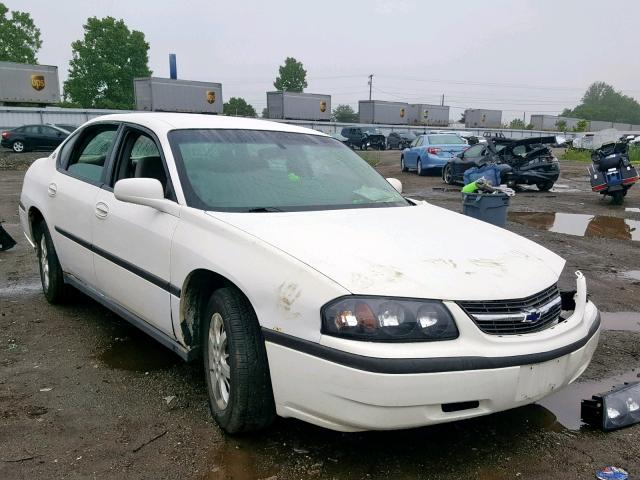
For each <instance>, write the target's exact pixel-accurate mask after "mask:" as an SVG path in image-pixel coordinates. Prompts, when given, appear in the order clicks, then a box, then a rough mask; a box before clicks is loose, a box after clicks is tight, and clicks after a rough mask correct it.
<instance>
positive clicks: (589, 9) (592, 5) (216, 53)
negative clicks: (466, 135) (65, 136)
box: [1, 0, 640, 120]
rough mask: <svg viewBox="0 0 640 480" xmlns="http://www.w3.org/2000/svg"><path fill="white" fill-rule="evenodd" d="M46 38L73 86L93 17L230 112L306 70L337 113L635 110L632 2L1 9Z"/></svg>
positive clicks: (639, 69) (95, 0)
mask: <svg viewBox="0 0 640 480" xmlns="http://www.w3.org/2000/svg"><path fill="white" fill-rule="evenodd" d="M1 1H3V2H4V3H5V4H6V5H7V7H8V8H9V9H11V10H14V9H17V10H22V11H27V12H29V13H30V14H31V15H32V17H33V18H34V20H35V22H36V24H37V25H38V27H39V28H40V30H41V31H42V39H43V46H42V49H41V50H40V52H39V54H38V60H39V62H40V63H42V64H49V65H57V66H58V67H59V71H60V77H61V81H63V80H64V79H65V78H66V76H67V69H68V62H69V59H70V57H71V46H70V44H71V42H72V41H74V40H76V39H79V38H82V36H83V29H82V25H83V24H84V23H85V21H86V19H87V17H90V16H97V17H104V16H108V15H111V16H113V17H116V18H118V19H120V18H123V19H124V20H125V22H126V23H127V25H128V26H129V28H131V29H135V30H140V31H142V32H144V34H145V36H146V39H147V41H148V42H149V44H150V47H151V48H150V52H149V66H150V68H151V70H152V71H153V74H154V75H155V76H160V77H168V76H169V63H168V54H169V53H176V54H177V57H178V78H182V79H188V80H203V81H214V82H221V83H222V87H223V95H224V97H225V99H228V98H229V97H231V96H242V97H244V98H245V99H246V100H247V101H248V102H249V103H251V104H252V105H253V106H254V107H255V108H256V110H257V111H258V112H260V111H261V110H262V108H264V107H265V106H266V95H265V92H266V91H267V90H271V89H273V80H274V78H275V76H276V74H277V71H278V66H279V65H280V64H282V63H283V60H284V58H285V57H287V56H293V57H295V58H297V59H298V60H300V61H302V62H303V63H304V66H305V68H306V69H307V79H308V83H309V87H308V88H307V89H306V91H307V92H310V93H326V94H330V95H331V96H332V103H333V106H334V107H335V106H336V105H338V104H340V103H348V104H351V105H352V106H353V107H354V108H355V109H357V103H358V100H361V99H366V98H367V97H368V86H367V75H368V74H370V73H373V74H374V80H373V97H374V98H375V99H381V100H402V101H408V102H410V103H421V102H422V103H440V96H441V95H442V94H444V95H445V104H446V105H450V106H451V107H452V113H451V116H452V117H453V118H458V117H459V114H460V112H461V111H462V110H464V109H465V108H496V109H500V110H503V111H504V115H503V120H509V119H511V118H514V117H522V115H523V112H526V115H527V120H528V119H529V115H530V114H531V113H549V114H553V113H558V112H559V111H561V110H562V109H563V108H564V107H571V106H574V105H575V104H576V103H577V102H578V101H579V99H580V97H581V96H582V94H583V93H584V90H585V89H586V87H587V86H588V85H589V84H590V83H591V82H593V81H596V80H603V81H606V82H608V83H610V84H612V85H613V86H614V87H615V88H616V89H618V90H622V91H623V92H624V93H627V94H628V95H631V96H633V97H635V98H640V85H639V84H638V80H639V77H640V62H638V57H637V55H638V46H639V45H640V43H639V40H638V20H639V19H640V2H638V1H637V0H628V1H623V0H607V1H604V0H600V1H596V0H580V1H578V0H563V1H560V0H484V1H477V0H457V1H444V2H435V1H429V2H428V1H418V0H415V1H414V0H398V1H391V0H369V1H366V0H349V1H347V0H341V1H335V0H323V1H307V2H304V1H300V0H298V1H293V0H271V1H264V0H250V1H243V0H235V1H200V0H182V1H173V0H171V1H162V0H128V1H125V0H102V1H99V0H63V1H58V2H52V1H51V0H1Z"/></svg>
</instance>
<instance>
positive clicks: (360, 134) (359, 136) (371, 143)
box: [341, 127, 387, 150]
mask: <svg viewBox="0 0 640 480" xmlns="http://www.w3.org/2000/svg"><path fill="white" fill-rule="evenodd" d="M341 133H342V135H343V136H345V137H347V141H346V142H345V143H346V144H347V145H349V146H350V147H352V148H356V147H357V148H359V149H360V150H366V149H367V148H369V147H371V148H377V149H378V150H384V149H385V148H386V144H387V141H386V138H385V137H384V135H383V134H382V132H381V131H380V130H378V129H377V128H374V127H345V128H343V129H342V132H341Z"/></svg>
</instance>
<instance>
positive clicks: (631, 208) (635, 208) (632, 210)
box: [624, 207, 640, 213]
mask: <svg viewBox="0 0 640 480" xmlns="http://www.w3.org/2000/svg"><path fill="white" fill-rule="evenodd" d="M624 211H625V212H633V213H640V208H638V207H627V208H625V209H624Z"/></svg>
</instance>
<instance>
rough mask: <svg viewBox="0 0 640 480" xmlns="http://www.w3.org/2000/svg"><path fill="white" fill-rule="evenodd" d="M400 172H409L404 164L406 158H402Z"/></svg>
mask: <svg viewBox="0 0 640 480" xmlns="http://www.w3.org/2000/svg"><path fill="white" fill-rule="evenodd" d="M400 170H401V171H402V172H408V171H409V169H408V168H407V166H406V165H405V164H404V157H400Z"/></svg>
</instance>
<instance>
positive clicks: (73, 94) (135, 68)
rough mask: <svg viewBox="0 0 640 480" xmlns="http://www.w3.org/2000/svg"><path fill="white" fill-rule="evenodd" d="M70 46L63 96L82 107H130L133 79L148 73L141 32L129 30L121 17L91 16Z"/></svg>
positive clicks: (146, 51)
mask: <svg viewBox="0 0 640 480" xmlns="http://www.w3.org/2000/svg"><path fill="white" fill-rule="evenodd" d="M71 48H72V55H73V58H72V59H71V62H70V66H69V79H68V80H67V81H66V82H64V91H65V99H67V100H68V101H70V102H72V103H78V104H80V105H82V106H83V107H85V108H91V107H93V108H118V109H130V108H133V107H134V98H133V79H134V78H136V77H148V76H150V75H151V70H149V67H148V66H147V63H148V61H149V54H148V52H149V44H148V43H147V42H146V41H145V38H144V33H142V32H138V31H136V30H129V28H128V27H127V26H126V25H125V23H124V21H123V20H116V19H115V18H113V17H105V18H101V19H99V18H96V17H91V18H89V19H87V23H86V24H85V25H84V39H83V40H76V41H75V42H73V43H72V44H71Z"/></svg>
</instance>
